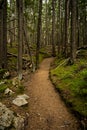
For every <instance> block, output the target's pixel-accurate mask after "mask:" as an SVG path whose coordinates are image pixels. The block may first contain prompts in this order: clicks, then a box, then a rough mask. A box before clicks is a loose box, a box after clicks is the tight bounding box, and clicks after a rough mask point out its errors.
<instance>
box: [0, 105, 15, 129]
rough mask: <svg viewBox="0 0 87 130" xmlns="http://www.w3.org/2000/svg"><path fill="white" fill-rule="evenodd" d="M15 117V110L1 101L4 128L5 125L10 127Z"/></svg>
mask: <svg viewBox="0 0 87 130" xmlns="http://www.w3.org/2000/svg"><path fill="white" fill-rule="evenodd" d="M13 117H14V116H13V111H11V110H9V109H8V108H6V106H5V105H3V104H2V103H0V127H1V128H2V130H3V128H4V127H6V128H8V127H9V126H10V125H11V123H12V120H13Z"/></svg>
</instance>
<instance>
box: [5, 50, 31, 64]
mask: <svg viewBox="0 0 87 130" xmlns="http://www.w3.org/2000/svg"><path fill="white" fill-rule="evenodd" d="M7 55H8V56H13V57H15V58H17V57H18V56H17V55H16V54H13V53H9V52H8V53H7ZM22 60H24V61H27V62H30V60H29V59H26V58H24V57H22Z"/></svg>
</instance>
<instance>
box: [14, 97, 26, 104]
mask: <svg viewBox="0 0 87 130" xmlns="http://www.w3.org/2000/svg"><path fill="white" fill-rule="evenodd" d="M13 104H15V105H17V106H24V105H27V104H28V102H27V101H26V99H24V98H21V97H17V98H16V99H14V100H13Z"/></svg>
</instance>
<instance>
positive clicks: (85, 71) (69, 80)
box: [51, 51, 87, 117]
mask: <svg viewBox="0 0 87 130" xmlns="http://www.w3.org/2000/svg"><path fill="white" fill-rule="evenodd" d="M84 53H85V52H84ZM82 54H83V51H82ZM86 60H87V59H86V56H85V57H83V56H82V55H81V54H80V56H79V57H78V58H77V62H76V63H75V64H73V65H68V64H67V60H66V59H64V58H61V59H57V58H56V60H55V62H54V65H55V68H53V69H52V70H51V79H52V82H53V83H54V84H55V86H56V88H57V89H58V90H59V91H60V93H61V95H62V96H63V98H64V99H65V101H66V102H67V103H69V104H71V106H72V107H71V109H73V110H74V111H75V112H77V113H79V114H80V115H81V116H83V117H87V61H86Z"/></svg>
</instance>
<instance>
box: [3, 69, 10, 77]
mask: <svg viewBox="0 0 87 130" xmlns="http://www.w3.org/2000/svg"><path fill="white" fill-rule="evenodd" d="M9 77H10V72H9V71H7V72H5V73H4V75H3V78H4V79H5V78H9Z"/></svg>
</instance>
